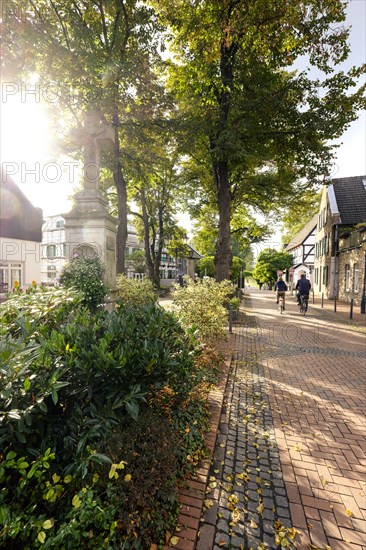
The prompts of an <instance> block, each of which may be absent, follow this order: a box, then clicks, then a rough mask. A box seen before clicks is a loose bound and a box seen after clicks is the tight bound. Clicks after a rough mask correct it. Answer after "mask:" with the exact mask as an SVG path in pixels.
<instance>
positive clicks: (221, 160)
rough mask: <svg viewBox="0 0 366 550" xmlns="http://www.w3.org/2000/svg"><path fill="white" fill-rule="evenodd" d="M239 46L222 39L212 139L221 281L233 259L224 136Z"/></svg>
mask: <svg viewBox="0 0 366 550" xmlns="http://www.w3.org/2000/svg"><path fill="white" fill-rule="evenodd" d="M237 49H238V46H237V44H236V43H235V42H234V43H232V44H231V45H230V46H228V45H227V37H226V36H225V37H223V39H222V40H221V52H220V73H221V80H222V84H223V89H222V92H221V93H220V95H219V96H218V105H219V124H218V127H217V131H216V135H215V136H214V138H213V139H212V137H211V138H210V148H211V158H212V168H213V175H214V182H215V190H216V201H217V208H218V213H219V233H218V238H217V247H216V254H215V277H216V281H218V282H220V281H223V280H224V279H230V268H231V261H232V257H233V254H232V251H231V239H230V221H231V201H232V195H231V186H230V177H229V162H228V151H227V150H226V144H225V140H223V139H222V136H223V135H224V134H225V132H226V131H227V126H228V120H229V112H230V105H231V90H232V87H233V81H234V73H233V64H234V60H235V55H236V52H237Z"/></svg>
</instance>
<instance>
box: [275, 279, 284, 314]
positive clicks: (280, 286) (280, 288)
mask: <svg viewBox="0 0 366 550" xmlns="http://www.w3.org/2000/svg"><path fill="white" fill-rule="evenodd" d="M274 289H275V292H276V291H277V304H278V300H279V298H280V296H282V298H283V309H285V293H286V290H287V284H286V283H285V281H284V280H283V279H282V277H278V280H277V281H276V283H275V287H274Z"/></svg>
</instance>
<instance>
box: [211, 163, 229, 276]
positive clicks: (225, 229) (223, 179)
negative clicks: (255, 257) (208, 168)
mask: <svg viewBox="0 0 366 550" xmlns="http://www.w3.org/2000/svg"><path fill="white" fill-rule="evenodd" d="M213 171H214V178H215V184H216V200H217V208H218V212H219V232H218V238H217V247H216V254H215V277H216V281H218V282H220V281H223V280H224V279H230V267H231V261H232V257H233V255H232V252H231V239H230V219H231V189H230V183H229V170H228V164H227V162H226V161H221V162H213Z"/></svg>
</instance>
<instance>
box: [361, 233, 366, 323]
mask: <svg viewBox="0 0 366 550" xmlns="http://www.w3.org/2000/svg"><path fill="white" fill-rule="evenodd" d="M362 250H363V253H364V265H363V287H362V298H361V313H363V314H365V313H366V241H362Z"/></svg>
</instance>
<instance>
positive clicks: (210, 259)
mask: <svg viewBox="0 0 366 550" xmlns="http://www.w3.org/2000/svg"><path fill="white" fill-rule="evenodd" d="M196 267H197V272H198V275H199V276H200V277H205V276H207V277H214V276H215V258H214V256H205V257H203V258H201V259H200V260H198V262H197V264H196ZM243 267H244V260H243V259H242V258H238V257H237V256H233V258H232V262H231V266H230V279H231V280H232V281H233V282H235V281H237V280H238V278H239V275H240V270H241V269H242V268H243Z"/></svg>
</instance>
